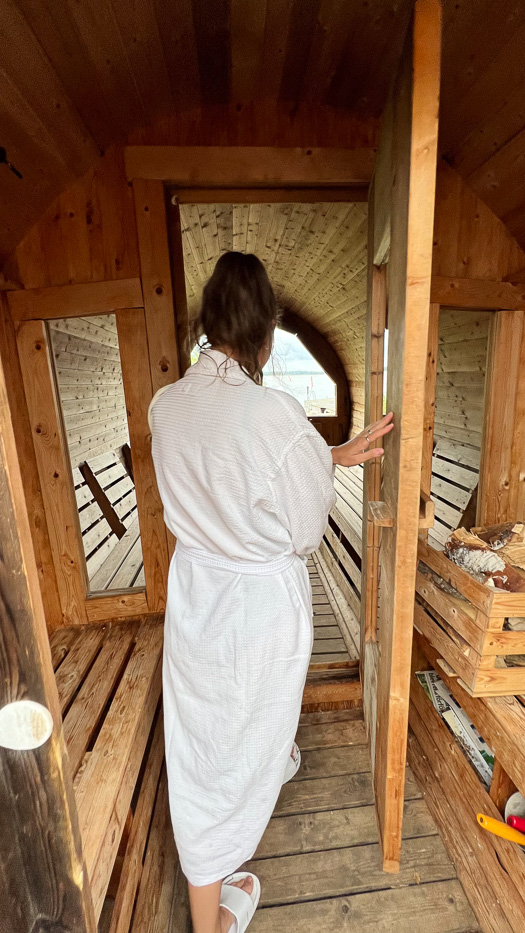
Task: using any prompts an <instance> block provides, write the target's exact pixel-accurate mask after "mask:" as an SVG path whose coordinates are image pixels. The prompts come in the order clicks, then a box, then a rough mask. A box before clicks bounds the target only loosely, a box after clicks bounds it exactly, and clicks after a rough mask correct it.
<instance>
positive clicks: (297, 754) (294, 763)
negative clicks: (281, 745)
mask: <svg viewBox="0 0 525 933" xmlns="http://www.w3.org/2000/svg"><path fill="white" fill-rule="evenodd" d="M300 767H301V751H300V748H299V746H298V744H297V742H294V743H293V746H292V754H291V755H290V756H289V758H288V761H287V763H286V770H285V772H284V781H283V784H286V783H287V782H288V781H291V780H292V778H293V777H295V775H296V774H297V772H298V770H299V768H300Z"/></svg>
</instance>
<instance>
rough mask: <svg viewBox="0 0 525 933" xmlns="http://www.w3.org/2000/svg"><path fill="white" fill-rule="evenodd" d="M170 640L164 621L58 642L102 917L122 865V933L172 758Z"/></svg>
mask: <svg viewBox="0 0 525 933" xmlns="http://www.w3.org/2000/svg"><path fill="white" fill-rule="evenodd" d="M162 640H163V624H162V617H161V616H155V617H154V618H152V617H148V619H143V620H140V619H139V620H133V621H130V622H122V623H119V624H117V625H113V626H110V625H89V626H74V627H69V628H63V629H58V630H57V631H55V632H54V633H53V634H52V635H51V638H50V644H51V653H52V660H53V667H54V670H55V677H56V682H57V687H58V693H59V698H60V704H61V708H62V716H63V723H64V738H65V742H66V746H67V750H68V754H69V760H70V764H71V770H72V774H73V780H74V788H75V797H76V803H77V808H78V815H79V823H80V832H81V836H82V844H83V854H84V859H85V864H86V868H87V873H88V877H89V882H90V887H91V893H92V897H93V903H94V908H95V915H96V917H97V919H98V918H99V916H100V913H101V910H102V906H103V903H104V898H105V896H106V892H107V890H108V887H109V884H110V880H111V879H112V875H113V876H114V873H115V870H116V867H117V869H120V884H119V885H118V890H117V894H116V896H117V898H118V899H119V909H118V912H116V913H115V925H116V926H115V930H117V929H118V930H120V929H124V927H122V926H121V924H118V925H117V919H118V914H119V913H122V912H126V911H131V910H133V903H134V896H135V892H136V889H137V885H138V883H139V881H140V876H141V871H142V853H143V850H144V846H145V844H146V838H147V834H148V831H149V825H150V820H151V815H152V811H153V805H154V801H155V796H156V792H157V785H158V781H159V776H160V771H161V766H162V760H163V754H164V741H163V724H162V717H161V714H160V702H159V701H160V693H161V676H162V671H161V660H162ZM119 849H120V864H119V861H118V860H117V856H118V854H119ZM114 880H115V879H114ZM130 905H131V906H130ZM126 929H127V928H126Z"/></svg>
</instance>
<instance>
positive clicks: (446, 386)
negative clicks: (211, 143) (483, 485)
mask: <svg viewBox="0 0 525 933" xmlns="http://www.w3.org/2000/svg"><path fill="white" fill-rule="evenodd" d="M493 313H494V312H491V311H462V310H459V309H454V308H442V309H441V310H440V312H439V327H438V359H437V380H436V408H435V419H434V455H433V458H432V484H431V497H432V499H433V501H434V504H435V510H436V517H435V523H434V527H433V528H430V529H429V533H428V537H429V542H430V543H431V544H433V545H434V546H435V547H439V548H441V547H442V546H443V544H444V543H445V541H446V539H447V537H448V535H449V534H450V531H451V530H452V529H454V528H457V527H458V525H459V522H460V521H461V518H462V515H463V512H464V511H465V509H466V507H467V505H468V502H469V500H470V497H471V494H472V492H473V490H474V489H475V487H476V486H477V484H478V479H479V464H480V455H481V443H482V427H483V410H484V393H485V374H486V365H487V349H488V336H489V325H490V321H491V317H492V315H493Z"/></svg>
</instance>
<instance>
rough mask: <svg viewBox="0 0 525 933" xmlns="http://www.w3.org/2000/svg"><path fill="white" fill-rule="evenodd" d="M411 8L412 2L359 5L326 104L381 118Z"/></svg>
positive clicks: (379, 0)
mask: <svg viewBox="0 0 525 933" xmlns="http://www.w3.org/2000/svg"><path fill="white" fill-rule="evenodd" d="M412 8H413V3H412V0H401V2H388V3H385V0H369V2H368V3H366V5H365V4H362V5H360V10H358V11H357V16H356V19H355V20H354V23H353V28H352V30H351V32H350V34H349V41H348V44H347V45H346V47H345V49H344V51H343V54H342V56H341V57H340V60H339V62H338V66H337V69H336V71H335V73H334V77H333V80H332V83H331V85H330V88H329V91H328V94H327V96H326V102H327V103H329V104H331V105H332V106H334V107H338V108H343V109H347V110H354V111H356V112H363V113H367V114H368V115H373V116H376V117H379V116H380V115H381V113H382V110H383V107H384V103H385V99H386V95H387V90H388V86H389V84H390V78H391V76H392V74H393V72H395V69H396V66H397V63H398V61H399V58H400V55H401V49H402V47H403V42H404V38H405V34H406V30H407V27H408V23H409V20H410V15H411V12H412ZM356 40H357V41H356ZM371 62H373V67H371Z"/></svg>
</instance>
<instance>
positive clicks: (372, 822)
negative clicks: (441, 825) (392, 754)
mask: <svg viewBox="0 0 525 933" xmlns="http://www.w3.org/2000/svg"><path fill="white" fill-rule="evenodd" d="M436 833H437V829H436V825H435V823H434V821H433V819H432V817H431V815H430V812H429V809H428V807H427V805H426V802H425V801H424V800H423V799H422V798H415V799H414V800H406V801H405V806H404V822H403V834H404V836H406V838H407V839H411V838H413V837H415V836H428V835H431V834H434V835H435V834H436ZM374 842H377V820H376V813H375V807H374V806H373V804H370V805H369V806H366V807H357V808H354V807H352V808H343V809H341V810H334V811H326V810H325V811H321V812H320V813H308V814H298V815H295V816H275V817H273V818H272V819H271V820H270V822H269V824H268V827H267V829H266V832H265V834H264V836H263V838H262V839H261V841H260V843H259V846H258V848H257V852H256V853H255V858H257V859H264V858H273V857H275V856H280V855H296V854H298V853H300V852H321V851H323V850H325V849H337V848H344V847H346V846H362V845H367V844H370V843H374Z"/></svg>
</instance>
